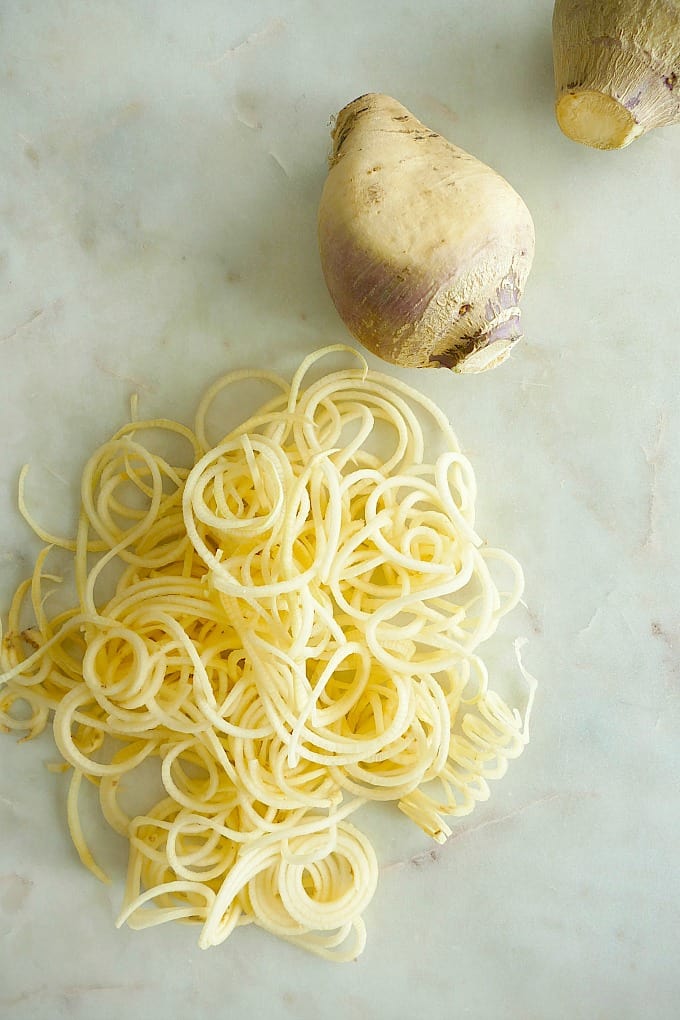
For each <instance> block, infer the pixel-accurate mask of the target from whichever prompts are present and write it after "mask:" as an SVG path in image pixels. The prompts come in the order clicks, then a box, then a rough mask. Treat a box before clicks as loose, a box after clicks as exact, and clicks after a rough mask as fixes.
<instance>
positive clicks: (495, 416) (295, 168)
mask: <svg viewBox="0 0 680 1020" xmlns="http://www.w3.org/2000/svg"><path fill="white" fill-rule="evenodd" d="M550 8H551V5H550V3H549V2H547V0H544V2H540V0H515V2H513V3H506V2H504V0H485V2H484V3H480V2H478V0H447V2H446V3H441V2H436V0H419V2H418V3H407V2H402V0H397V2H393V3H387V2H376V3H372V4H367V3H365V2H359V0H344V2H343V3H341V4H336V3H331V2H330V0H291V2H286V3H283V2H279V3H275V2H273V0H271V2H266V0H257V2H255V0H250V2H245V0H229V2H227V3H225V2H224V0H221V2H217V0H196V2H194V3H180V2H178V0H167V2H161V0H157V2H152V0H127V2H123V0H87V2H86V0H82V2H75V0H62V2H57V0H33V2H31V0H23V2H22V0H6V2H4V3H3V4H2V5H1V7H0V33H1V40H0V45H1V47H2V51H1V53H0V76H1V80H2V121H1V125H2V127H1V132H0V146H1V149H2V162H1V166H2V171H1V174H0V177H1V180H0V187H1V197H0V281H1V288H2V302H1V303H0V359H1V360H0V425H1V431H0V435H1V436H2V444H3V445H2V458H1V459H0V517H1V527H0V565H1V571H0V604H1V605H2V606H3V608H4V607H6V604H7V599H8V597H9V594H10V591H11V590H12V588H13V586H14V584H15V583H16V582H17V581H18V580H19V578H20V577H22V576H24V574H25V573H26V570H27V567H28V564H29V562H30V560H31V558H32V557H33V555H34V554H35V552H36V549H37V548H38V545H37V543H36V541H35V540H34V539H33V538H32V537H31V535H30V534H29V532H28V530H27V528H26V527H25V525H24V524H23V522H22V521H21V520H20V518H19V516H18V513H17V511H16V508H15V496H16V478H17V473H18V470H19V468H20V466H21V465H22V464H23V463H24V462H26V461H30V462H31V464H32V465H33V472H32V475H31V479H30V485H29V498H30V500H31V502H32V505H33V506H34V508H35V510H36V513H37V514H39V515H40V517H41V518H42V519H43V520H44V521H45V523H48V524H50V525H52V526H53V527H55V528H63V527H64V528H65V527H67V526H68V524H69V522H70V520H71V515H72V514H73V511H74V509H75V505H76V489H75V485H76V482H77V479H78V477H79V472H80V468H81V466H82V463H83V460H84V458H85V456H86V455H87V453H88V452H89V451H90V450H91V449H92V447H93V446H94V444H95V443H97V442H98V441H100V440H103V439H104V438H105V437H107V435H108V434H109V433H110V432H111V431H112V429H113V428H114V427H115V426H116V425H117V424H119V423H120V422H121V421H123V420H124V419H125V416H126V413H127V408H128V400H129V395H130V392H131V391H132V390H133V389H136V390H137V391H138V392H139V394H140V398H141V409H142V412H143V413H144V412H146V413H149V414H154V413H164V414H171V415H173V416H176V417H179V418H181V419H184V420H187V421H188V420H190V416H191V412H192V409H193V407H194V405H195V401H196V399H197V397H198V395H199V393H200V392H201V391H202V389H203V388H204V386H205V385H206V384H207V382H208V381H210V380H211V379H213V378H214V377H215V376H216V375H217V374H218V373H220V372H222V371H224V370H226V369H228V368H230V367H235V366H242V365H244V364H267V365H273V366H275V367H276V368H278V369H279V370H281V371H284V372H287V371H289V370H290V369H292V367H293V366H294V364H295V363H296V362H297V361H298V360H299V358H300V357H301V355H303V354H304V353H305V352H307V351H309V350H311V349H312V348H313V347H315V346H318V345H319V344H320V343H322V342H328V341H338V340H344V339H346V333H345V331H344V328H343V326H342V324H341V323H340V321H339V320H338V318H337V316H336V313H335V311H334V308H333V306H332V304H331V301H330V299H329V297H328V295H327V292H326V289H325V286H324V283H323V280H322V277H321V272H320V268H319V264H318V257H317V251H316V240H315V216H316V204H317V200H318V197H319V193H320V189H321V186H322V183H323V179H324V172H325V156H326V153H327V149H328V131H327V125H328V121H329V117H330V115H331V114H332V113H333V112H335V111H337V110H338V109H339V108H340V107H341V106H342V105H343V104H344V103H345V102H347V101H349V100H350V99H352V98H354V97H355V96H356V95H359V94H361V93H362V92H366V91H370V90H380V91H386V92H390V93H392V94H393V95H395V96H396V97H397V98H399V99H400V100H401V101H402V102H403V103H405V105H407V106H408V107H410V108H411V109H412V110H413V111H414V112H416V113H417V114H418V115H419V116H420V117H421V118H422V119H423V120H425V121H426V122H427V123H428V124H430V125H431V126H432V127H433V128H435V129H438V130H440V131H441V132H442V133H444V134H446V135H447V136H449V137H450V138H451V139H452V140H454V141H456V142H457V143H458V144H460V145H461V146H463V147H464V148H466V149H468V150H469V151H471V152H473V153H475V154H476V155H478V156H479V157H480V158H481V159H483V160H485V161H486V162H488V163H490V164H491V165H493V166H495V167H497V168H498V169H499V170H500V171H501V172H502V173H503V174H504V175H505V176H506V177H508V178H509V180H510V181H511V182H512V183H513V184H514V185H515V186H516V187H517V188H518V190H520V192H521V193H522V194H523V196H524V198H525V199H526V201H527V203H528V205H529V207H530V209H531V210H532V212H533V215H534V218H535V223H536V232H537V256H536V261H535V265H534V269H533V273H532V276H531V278H530V281H529V287H528V289H527V294H526V298H525V301H524V305H523V307H524V314H525V326H526V333H527V339H526V342H525V343H524V345H523V346H522V347H521V348H519V349H518V350H517V352H516V354H515V355H514V357H513V358H512V360H511V361H510V362H509V363H508V364H506V365H505V366H503V367H502V368H500V369H499V370H497V371H496V372H494V373H491V374H488V375H486V376H481V377H477V378H459V377H453V376H450V375H447V374H445V373H444V372H441V373H434V374H429V373H426V374H423V375H417V374H415V375H414V374H413V373H402V374H403V375H404V378H406V379H407V380H408V381H410V382H412V383H415V384H416V385H419V386H420V387H421V388H422V389H423V390H425V391H426V392H427V393H429V394H430V395H432V396H434V397H435V398H436V399H437V400H438V401H439V402H440V403H441V404H442V406H444V407H445V409H446V410H447V411H448V412H449V414H450V415H451V417H452V419H453V421H454V423H455V425H456V427H457V430H458V432H459V435H460V437H461V439H462V441H463V443H464V445H465V447H466V449H467V451H468V452H469V454H470V455H471V457H472V458H473V460H474V463H475V466H476V469H477V473H478V478H479V484H480V500H479V505H480V521H481V529H482V531H483V532H484V533H485V534H487V535H488V536H490V537H492V538H493V540H494V542H496V543H499V544H503V545H505V546H506V547H507V548H509V549H511V550H513V551H514V552H515V553H516V554H517V555H518V557H519V558H520V559H521V560H522V562H523V564H524V566H525V569H526V574H527V578H528V588H527V601H528V604H529V606H530V610H531V611H530V613H524V614H520V616H519V617H518V618H517V626H518V629H519V630H520V631H521V632H523V633H525V634H526V635H527V636H528V637H529V638H530V645H529V647H528V649H527V650H526V653H525V657H526V661H527V664H528V666H529V668H530V669H531V670H532V671H533V672H534V673H536V674H537V675H538V676H539V678H540V680H541V686H540V690H539V694H538V698H537V703H536V710H535V716H534V725H533V738H532V743H531V745H530V747H529V749H528V750H527V752H526V754H525V756H524V757H523V758H522V759H521V760H520V761H519V762H518V763H516V764H515V765H514V766H513V767H511V769H510V772H509V773H508V775H507V777H506V778H505V779H504V780H503V781H502V782H501V783H499V784H497V785H496V787H495V789H494V794H493V796H492V799H491V800H490V801H489V802H488V803H487V804H485V805H482V806H480V807H479V808H478V809H477V811H476V812H475V814H474V815H473V816H472V817H471V818H469V819H468V820H466V821H464V822H463V823H461V824H460V825H459V826H458V827H457V829H456V832H455V835H454V837H453V838H452V839H451V841H450V842H449V844H448V845H447V846H446V847H444V848H443V849H442V850H441V851H440V852H439V853H438V854H436V855H434V856H433V857H432V858H431V857H428V856H425V857H420V858H416V861H415V862H411V863H408V859H409V857H410V856H411V855H414V854H415V855H417V854H418V853H420V852H422V851H426V850H427V849H428V846H427V844H426V841H425V838H424V837H422V836H420V834H419V833H417V832H414V831H411V829H410V828H408V826H407V824H406V823H405V822H402V821H400V820H396V821H390V822H387V821H385V820H382V819H381V821H380V823H379V825H378V827H377V829H376V838H377V841H378V844H379V847H380V852H381V855H382V859H383V861H384V863H385V864H386V865H389V867H386V868H385V870H384V874H383V876H382V881H381V884H380V888H379V891H378V894H377V896H376V899H375V900H374V902H373V904H372V906H371V908H370V910H369V912H368V916H367V922H368V925H369V942H368V947H367V950H366V952H365V954H364V955H363V956H362V957H361V959H360V961H359V962H358V963H356V964H354V965H349V966H345V967H340V966H338V967H332V966H331V965H328V964H324V963H322V962H320V961H318V960H316V959H315V958H313V957H308V956H307V955H305V954H303V953H302V952H301V951H299V950H296V949H294V948H292V947H289V946H286V945H284V944H280V943H279V942H277V941H276V940H274V939H272V938H270V937H268V936H266V935H265V934H263V933H262V932H258V931H257V930H255V929H248V930H243V931H239V932H237V933H236V935H235V936H234V938H233V939H232V940H230V941H229V942H228V943H226V944H225V945H224V946H222V947H221V948H218V949H213V950H210V951H209V952H207V953H202V952H200V951H199V950H198V949H197V948H196V947H195V930H194V929H191V928H185V927H177V928H173V927H172V926H165V927H162V928H158V929H153V930H150V931H148V932H145V933H133V932H129V931H127V930H123V931H116V930H115V929H114V927H113V920H114V917H115V914H116V910H117V902H118V896H119V894H120V881H119V880H120V876H121V875H122V872H123V867H124V852H123V848H122V847H121V846H120V845H119V844H118V842H116V840H115V837H113V836H112V837H111V838H110V839H109V838H108V837H106V838H104V839H103V840H99V837H95V842H96V845H97V847H98V850H99V853H100V854H101V855H102V858H103V863H104V864H105V865H106V866H108V867H110V868H111V869H112V871H113V872H114V874H116V876H117V877H118V881H117V883H114V887H113V888H112V889H107V888H104V887H102V886H100V885H99V884H98V883H97V882H96V881H95V880H94V879H93V878H92V877H91V876H90V875H89V874H88V873H87V872H85V871H84V870H83V869H82V867H81V866H80V864H79V862H78V860H77V858H76V855H75V853H74V851H73V849H72V848H71V845H70V842H69V838H68V834H67V831H66V826H65V821H64V799H65V785H64V782H63V780H60V778H59V777H56V776H54V775H52V774H50V773H48V772H46V770H45V768H44V763H45V761H47V760H49V759H50V758H51V757H52V755H53V751H52V748H51V738H49V737H48V736H47V735H45V736H44V737H43V738H42V739H41V740H39V741H36V742H34V743H32V744H28V745H24V746H22V747H17V746H16V745H15V743H14V741H13V740H12V739H11V738H9V737H3V738H2V739H1V740H0V762H1V768H0V833H1V836H0V936H1V938H2V942H1V946H2V949H1V953H0V961H1V962H0V972H1V974H2V976H1V978H0V1014H2V1015H3V1016H4V1017H8V1018H9V1017H11V1018H12V1020H24V1018H36V1020H43V1018H44V1020H47V1018H50V1020H58V1018H62V1017H69V1018H72V1020H80V1018H83V1020H84V1018H90V1017H92V1016H97V1017H98V1020H109V1018H114V1017H116V1018H117V1017H120V1016H121V1015H125V1014H126V1013H128V1012H129V1013H134V1014H135V1015H138V1016H142V1017H145V1018H152V1020H153V1018H156V1017H158V1018H160V1017H176V1016H183V1015H187V1014H191V1015H194V1016H200V1017H207V1016H210V1017H216V1018H217V1017H225V1018H226V1017H234V1018H240V1017H247V1016H249V1015H250V1013H251V1011H255V1010H256V1009H257V1010H259V1011H261V1015H263V1016H266V1017H271V1018H272V1020H279V1018H298V1020H307V1018H310V1020H311V1018H314V1020H316V1018H318V1017H323V1018H324V1020H336V1018H338V1020H339V1018H343V1020H363V1018H366V1017H376V1018H382V1017H390V1018H394V1020H411V1018H412V1017H416V1016H421V1015H427V1016H430V1017H436V1018H439V1017H445V1016H446V1017H449V1016H450V1017H458V1016H462V1017H470V1018H473V1020H558V1018H559V1020H561V1018H569V1020H611V1018H614V1017H616V1018H617V1020H624V1018H625V1020H627V1018H637V1017H640V1016H642V1015H644V1014H645V1013H646V1012H648V1011H649V1010H651V1011H653V1013H654V1015H655V1016H656V1017H659V1018H664V1020H665V1018H671V1017H676V1016H677V1015H678V1008H679V1007H678V1005H677V1003H678V1001H679V998H680V974H679V971H678V967H677V946H678V935H679V934H680V923H679V921H678V901H679V893H680V887H679V886H680V883H679V871H678V852H679V850H680V813H679V810H678V809H679V807H680V797H679V780H678V776H679V775H680V751H679V747H680V742H679V740H678V731H679V726H680V585H679V581H678V578H679V577H680V543H679V540H678V532H677V523H676V522H677V520H678V515H679V512H680V458H679V453H678V434H679V428H678V426H679V421H680V409H679V400H678V381H679V379H680V343H679V332H678V322H679V321H680V286H679V283H680V279H679V278H680V261H679V256H678V237H679V236H680V128H677V127H676V128H669V129H666V130H661V131H657V132H656V133H655V134H653V135H651V136H649V137H647V138H644V139H642V140H641V141H639V142H636V143H635V144H634V145H633V146H632V147H631V148H630V149H628V150H625V151H623V152H620V153H612V154H604V153H599V152H592V151H590V150H586V149H584V148H582V147H579V146H576V145H574V144H573V143H570V142H568V141H567V140H566V139H564V138H563V137H562V136H561V135H560V133H559V131H558V129H557V127H556V126H555V124H554V121H553V117H552V77H551V76H552V68H551V53H550ZM97 840H99V842H97Z"/></svg>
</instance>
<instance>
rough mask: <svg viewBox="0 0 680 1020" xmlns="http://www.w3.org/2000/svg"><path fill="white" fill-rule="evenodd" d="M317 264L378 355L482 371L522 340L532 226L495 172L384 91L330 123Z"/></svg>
mask: <svg viewBox="0 0 680 1020" xmlns="http://www.w3.org/2000/svg"><path fill="white" fill-rule="evenodd" d="M332 140H333V149H332V154H331V157H330V170H329V173H328V177H327V180H326V183H325V186H324V189H323V194H322V196H321V203H320V208H319V249H320V254H321V264H322V268H323V272H324V276H325V279H326V283H327V285H328V289H329V291H330V294H331V297H332V299H333V301H334V303H335V306H336V308H337V310H338V312H339V314H340V316H341V318H342V319H343V321H344V322H345V324H346V326H347V328H348V329H349V330H350V332H351V333H352V334H353V335H354V336H355V337H356V338H357V339H358V340H359V341H361V343H362V344H364V346H365V347H367V348H368V349H369V350H371V351H372V352H373V353H374V354H377V355H378V356H379V357H381V358H383V359H384V360H386V361H390V362H394V363H396V364H398V365H405V366H411V367H416V368H436V367H445V368H450V369H453V370H454V371H456V372H481V371H483V370H485V369H487V368H492V367H494V366H495V365H498V364H500V363H501V362H502V361H504V360H505V358H506V357H507V356H508V354H509V352H510V350H511V348H512V346H513V345H514V344H515V343H516V342H517V341H518V340H519V339H520V338H521V336H522V330H521V326H520V310H519V300H520V297H521V294H522V291H523V289H524V284H525V281H526V278H527V276H528V274H529V270H530V268H531V262H532V259H533V254H534V226H533V222H532V219H531V215H530V214H529V211H528V209H527V207H526V206H525V204H524V202H523V201H522V199H521V198H520V197H519V195H518V194H517V193H516V192H515V191H514V190H513V188H511V186H510V185H509V184H508V183H507V181H505V180H503V178H502V177H500V176H499V175H498V174H497V173H496V172H495V171H493V170H491V169H490V168H489V167H488V166H485V165H484V164H483V163H480V162H479V161H478V160H477V159H475V158H474V157H473V156H470V155H469V154H468V153H467V152H464V151H463V150H462V149H459V148H458V147H457V146H455V145H452V144H451V143H450V142H448V141H447V140H446V139H445V138H442V136H441V135H439V134H437V133H436V132H434V131H430V130H429V128H427V127H425V126H424V125H423V124H421V123H420V121H418V120H416V118H415V117H414V116H413V115H412V114H411V113H409V111H408V110H407V109H405V107H403V106H402V105H401V103H398V102H397V101H396V100H395V99H392V98H391V97H390V96H385V95H380V94H371V95H366V96H361V97H360V98H359V99H355V100H354V102H352V103H350V104H349V105H348V106H346V107H344V109H343V110H341V111H340V113H339V114H338V116H337V119H336V122H335V125H334V128H333V131H332Z"/></svg>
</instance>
